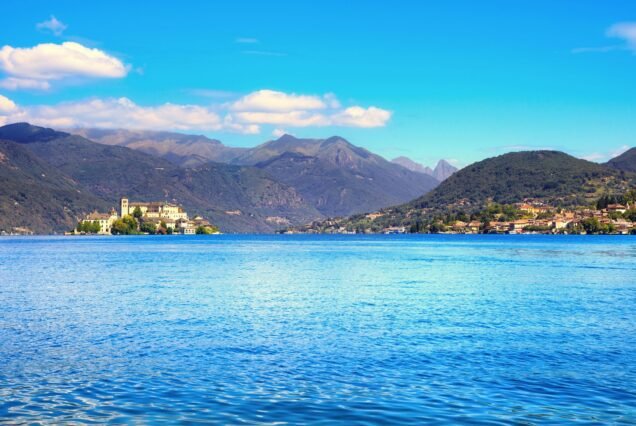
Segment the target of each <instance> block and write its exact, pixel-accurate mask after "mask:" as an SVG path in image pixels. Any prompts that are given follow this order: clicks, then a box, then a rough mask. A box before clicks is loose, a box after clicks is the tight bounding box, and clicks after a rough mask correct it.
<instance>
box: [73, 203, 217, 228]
mask: <svg viewBox="0 0 636 426" xmlns="http://www.w3.org/2000/svg"><path fill="white" fill-rule="evenodd" d="M218 233H219V230H218V228H216V227H215V226H214V225H212V224H210V222H208V221H207V220H205V219H204V218H202V217H201V216H195V217H194V218H193V219H189V218H188V213H187V212H186V211H185V210H184V209H183V208H182V207H181V206H180V205H178V204H173V203H168V202H164V201H153V202H130V201H129V200H128V198H122V199H121V200H120V203H119V214H118V212H117V211H116V210H115V209H111V211H110V212H108V213H100V212H93V213H90V214H88V215H87V216H86V217H85V218H84V219H82V220H81V221H80V222H79V224H78V225H77V227H76V229H74V230H73V231H72V232H69V233H68V234H70V235H84V234H98V235H111V234H116V235H117V234H120V235H121V234H124V235H126V234H166V235H173V234H174V235H195V234H218Z"/></svg>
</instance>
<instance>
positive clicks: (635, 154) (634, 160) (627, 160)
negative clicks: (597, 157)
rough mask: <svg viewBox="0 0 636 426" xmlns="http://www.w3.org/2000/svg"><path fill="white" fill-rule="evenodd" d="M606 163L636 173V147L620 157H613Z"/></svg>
mask: <svg viewBox="0 0 636 426" xmlns="http://www.w3.org/2000/svg"><path fill="white" fill-rule="evenodd" d="M606 165H607V166H609V167H611V168H613V169H617V170H623V171H625V172H633V173H636V148H631V149H629V150H627V151H625V152H624V153H622V154H621V155H619V156H618V157H615V158H612V159H611V160H609V161H608V162H607V163H606Z"/></svg>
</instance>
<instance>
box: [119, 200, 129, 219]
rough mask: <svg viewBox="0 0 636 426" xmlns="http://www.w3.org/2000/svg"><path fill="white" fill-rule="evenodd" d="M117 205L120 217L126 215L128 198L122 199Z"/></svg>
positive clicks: (127, 212)
mask: <svg viewBox="0 0 636 426" xmlns="http://www.w3.org/2000/svg"><path fill="white" fill-rule="evenodd" d="M119 205H120V207H121V217H124V216H126V215H128V214H129V210H128V198H122V199H121V200H120V202H119Z"/></svg>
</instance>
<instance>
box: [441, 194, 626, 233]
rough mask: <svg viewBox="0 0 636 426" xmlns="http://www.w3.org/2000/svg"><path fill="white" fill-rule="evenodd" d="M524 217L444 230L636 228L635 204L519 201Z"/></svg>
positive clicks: (593, 230)
mask: <svg viewBox="0 0 636 426" xmlns="http://www.w3.org/2000/svg"><path fill="white" fill-rule="evenodd" d="M514 206H515V207H516V209H517V210H518V211H519V212H521V213H522V214H523V217H522V218H519V219H515V220H511V221H507V220H500V219H501V217H502V215H501V214H500V215H495V220H491V221H487V222H480V221H470V222H463V221H459V220H457V221H455V222H454V223H452V224H450V227H449V228H448V229H446V230H445V231H444V233H454V234H476V233H482V234H598V233H603V234H621V235H628V234H630V233H633V231H634V230H636V223H634V222H633V221H632V220H628V219H627V218H626V216H625V214H626V212H628V211H630V210H632V208H633V206H629V205H622V204H609V205H607V207H605V208H603V209H598V210H597V209H592V208H585V209H578V210H575V209H571V210H570V209H555V208H553V207H550V206H547V205H545V204H543V203H541V202H533V203H528V202H524V203H517V204H515V205H514Z"/></svg>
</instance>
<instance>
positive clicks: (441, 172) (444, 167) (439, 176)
mask: <svg viewBox="0 0 636 426" xmlns="http://www.w3.org/2000/svg"><path fill="white" fill-rule="evenodd" d="M391 162H392V163H395V164H399V165H400V166H402V167H405V168H407V169H409V170H411V171H414V172H418V173H424V174H427V175H429V176H433V177H434V178H435V179H436V180H438V181H439V182H442V181H444V180H446V179H448V178H449V177H450V175H452V174H453V173H455V172H456V171H457V170H458V169H457V167H455V166H453V165H452V164H450V163H449V162H448V161H446V160H439V161H438V162H437V165H436V166H435V168H434V169H431V168H430V167H429V166H424V165H422V164H420V163H417V162H415V161H413V160H411V159H410V158H408V157H403V156H402V157H397V158H394V159H393V160H391Z"/></svg>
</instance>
